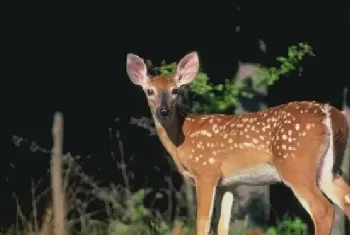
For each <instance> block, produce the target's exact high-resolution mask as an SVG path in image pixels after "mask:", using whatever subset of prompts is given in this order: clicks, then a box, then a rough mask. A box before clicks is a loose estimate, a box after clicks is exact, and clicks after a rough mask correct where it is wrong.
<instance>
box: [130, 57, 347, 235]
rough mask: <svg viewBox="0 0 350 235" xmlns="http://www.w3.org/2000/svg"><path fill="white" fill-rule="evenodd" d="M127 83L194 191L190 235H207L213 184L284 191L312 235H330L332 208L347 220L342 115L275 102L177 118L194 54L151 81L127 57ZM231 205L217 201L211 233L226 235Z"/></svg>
mask: <svg viewBox="0 0 350 235" xmlns="http://www.w3.org/2000/svg"><path fill="white" fill-rule="evenodd" d="M126 70H127V73H128V76H129V77H130V79H131V81H132V82H133V83H134V84H136V85H139V86H141V87H142V89H143V90H144V92H145V95H146V97H147V101H148V105H149V107H150V110H151V113H152V116H153V118H154V122H155V126H156V130H157V132H158V136H159V139H160V141H161V142H162V144H163V145H164V147H165V148H166V149H167V151H168V152H169V154H170V155H171V157H172V158H173V160H174V162H175V164H176V166H177V168H178V170H179V172H180V173H181V174H182V175H183V176H184V177H191V178H192V179H193V180H194V182H195V186H196V196H197V216H196V234H197V235H207V234H208V233H209V229H210V221H211V217H212V211H213V200H214V198H215V191H216V187H217V186H230V185H234V184H235V185H237V184H251V185H262V184H266V185H267V184H273V183H279V182H283V183H284V184H285V185H286V186H288V187H290V188H291V190H292V191H293V192H294V194H295V196H296V198H297V199H298V200H299V202H300V203H301V205H302V206H303V207H304V208H305V210H306V211H307V212H308V213H309V215H310V216H311V218H312V220H313V222H314V226H315V234H317V235H328V234H330V232H331V229H332V225H333V219H334V207H333V205H332V203H331V202H330V201H329V200H327V198H326V197H325V196H324V195H323V194H322V192H323V193H324V194H325V195H326V196H327V197H328V198H329V199H330V200H331V201H332V202H333V203H335V204H337V205H338V206H339V207H340V208H342V210H343V211H344V213H345V214H346V216H347V217H348V218H350V187H349V186H348V185H347V183H346V181H345V180H344V178H343V177H342V174H341V173H342V172H341V165H342V160H343V155H344V151H345V150H346V147H347V143H348V136H349V124H348V120H347V118H346V117H345V115H344V113H343V112H341V111H339V110H338V109H336V108H334V107H332V106H330V105H328V104H320V103H317V102H313V101H312V102H309V101H300V102H290V103H287V104H282V105H279V106H276V107H272V108H269V109H266V110H264V111H260V112H252V113H243V114H240V115H221V114H184V112H181V110H180V108H179V106H178V105H177V103H176V98H177V94H178V89H180V88H181V87H182V86H183V85H186V84H188V83H190V82H191V81H192V80H193V79H194V78H195V77H196V74H197V72H198V70H199V58H198V54H197V53H196V52H191V53H189V54H187V55H186V56H184V57H183V58H182V59H181V60H180V61H179V63H178V64H177V67H176V71H175V74H174V75H173V76H172V77H166V76H154V77H150V76H149V75H148V72H147V67H146V64H145V62H144V60H143V59H142V58H140V57H139V56H137V55H135V54H131V53H129V54H128V55H127V61H126ZM232 203H233V199H232V195H231V194H229V193H227V194H225V195H224V196H223V200H222V209H221V215H220V218H219V224H218V234H219V235H227V234H228V230H229V222H230V215H231V214H230V213H231V207H232Z"/></svg>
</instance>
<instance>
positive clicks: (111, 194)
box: [0, 113, 307, 235]
mask: <svg viewBox="0 0 350 235" xmlns="http://www.w3.org/2000/svg"><path fill="white" fill-rule="evenodd" d="M52 136H53V140H54V141H53V148H52V151H49V150H45V149H43V148H40V149H41V150H42V151H45V152H47V153H51V169H50V171H49V173H50V179H51V185H50V187H47V188H45V189H44V190H43V191H42V192H40V193H39V194H37V192H36V188H37V186H38V184H39V183H40V182H38V183H37V184H36V185H35V184H33V185H32V198H33V199H32V205H31V213H30V214H28V215H25V213H24V212H23V211H22V209H21V206H20V203H19V202H18V200H17V199H16V197H15V199H16V202H17V220H16V223H15V224H14V225H13V226H12V227H10V228H9V229H7V230H6V231H2V232H1V233H0V235H5V234H6V235H53V234H55V235H73V234H77V235H106V234H107V235H112V234H118V235H134V234H140V235H142V234H145V235H151V234H164V235H166V234H169V235H170V234H171V235H180V234H184V235H187V234H195V228H194V223H193V221H194V213H193V211H194V210H195V207H194V205H195V202H194V201H193V197H192V196H193V191H191V190H192V188H191V186H189V184H184V186H183V188H182V189H181V190H175V189H174V187H173V186H172V183H171V179H168V181H169V188H168V189H164V190H162V191H161V192H157V193H155V194H154V195H155V196H154V199H153V200H154V201H156V200H157V199H159V198H162V197H168V198H167V199H168V201H170V200H171V198H172V197H173V196H172V195H175V197H176V199H177V201H178V202H182V203H181V204H179V203H178V205H177V207H176V208H172V205H171V203H170V204H169V206H168V210H167V211H166V212H165V213H160V212H159V211H157V210H154V209H152V206H151V207H146V206H145V204H144V200H145V197H146V196H148V195H149V194H150V193H151V190H150V189H139V190H137V191H135V192H132V191H131V189H130V177H129V174H128V172H127V166H126V164H125V161H124V152H123V151H122V149H123V146H122V141H121V140H120V139H119V135H117V138H118V143H119V147H120V156H121V160H120V161H118V164H117V166H118V168H119V170H120V171H121V173H122V176H123V179H124V184H123V185H115V184H113V183H111V184H110V185H109V186H108V187H104V186H101V185H100V184H99V183H98V182H97V181H96V180H94V179H93V177H91V176H89V175H88V174H86V173H85V171H84V169H83V168H82V167H81V166H80V165H79V164H78V163H77V160H79V156H73V155H71V154H69V153H67V154H63V153H62V145H63V116H62V114H60V113H56V114H55V116H54V123H53V127H52ZM50 193H51V194H50ZM93 203H95V204H96V205H100V208H97V209H92V208H91V204H93ZM152 204H154V203H151V205H152ZM43 205H45V206H43ZM40 207H44V208H45V209H44V210H40V209H39V208H40ZM183 211H186V212H185V214H184V213H182V212H183ZM98 214H99V215H101V214H103V215H104V217H105V218H107V219H105V220H100V219H97V217H98V216H96V215H98ZM172 214H175V216H172ZM231 230H232V231H230V235H234V234H235V235H236V234H237V235H238V234H245V231H237V230H236V231H234V229H231ZM265 232H266V234H271V235H275V234H287V235H288V234H307V227H306V225H305V224H304V223H303V222H302V221H300V220H299V219H298V218H287V219H286V220H284V221H282V222H280V223H278V225H277V226H276V227H270V228H266V231H265ZM246 234H251V235H254V234H265V233H262V232H261V231H250V232H249V233H248V232H247V233H246Z"/></svg>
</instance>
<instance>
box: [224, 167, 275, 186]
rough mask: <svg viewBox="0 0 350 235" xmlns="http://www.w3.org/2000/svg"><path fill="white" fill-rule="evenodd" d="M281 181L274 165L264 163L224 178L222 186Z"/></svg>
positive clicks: (264, 183)
mask: <svg viewBox="0 0 350 235" xmlns="http://www.w3.org/2000/svg"><path fill="white" fill-rule="evenodd" d="M278 182H281V178H280V176H279V174H278V172H277V170H276V168H275V167H274V166H271V165H270V164H262V165H259V166H257V167H253V168H249V169H246V170H242V171H238V172H235V173H233V174H232V175H231V176H230V177H226V178H223V179H222V181H221V186H235V185H240V184H246V185H268V184H274V183H278Z"/></svg>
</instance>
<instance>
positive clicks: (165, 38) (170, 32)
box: [0, 1, 350, 226]
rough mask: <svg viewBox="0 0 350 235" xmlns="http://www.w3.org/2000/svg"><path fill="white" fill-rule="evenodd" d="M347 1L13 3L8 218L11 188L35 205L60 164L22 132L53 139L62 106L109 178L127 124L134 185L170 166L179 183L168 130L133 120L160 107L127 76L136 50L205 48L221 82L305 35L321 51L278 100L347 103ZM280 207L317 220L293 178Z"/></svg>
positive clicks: (280, 87) (71, 130)
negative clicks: (53, 165) (164, 133)
mask: <svg viewBox="0 0 350 235" xmlns="http://www.w3.org/2000/svg"><path fill="white" fill-rule="evenodd" d="M147 2H148V1H147ZM343 2H344V3H343ZM343 2H337V3H332V4H328V5H326V4H322V3H317V4H314V5H310V6H306V5H305V4H298V3H294V2H288V3H287V2H285V3H278V4H276V3H274V4H272V3H267V1H259V2H254V3H253V2H250V3H248V2H245V3H244V4H243V3H239V2H238V1H235V2H233V1H232V2H231V3H230V4H229V5H227V6H224V5H221V6H220V8H219V7H216V6H214V5H209V4H208V5H207V4H205V3H201V4H197V5H194V6H190V3H180V2H169V3H166V2H164V3H162V4H154V5H152V4H148V5H146V4H141V3H137V2H130V3H125V2H117V3H113V4H112V3H102V2H98V3H97V2H95V3H89V2H84V3H73V2H70V3H66V4H64V3H51V4H48V3H43V2H33V1H29V2H25V3H13V4H12V5H6V6H2V7H1V8H2V9H1V11H2V14H1V17H2V20H1V21H2V23H3V27H2V29H3V30H2V32H3V33H2V35H1V38H2V39H5V40H4V41H3V42H2V43H1V51H2V52H1V54H2V55H1V57H2V58H3V62H2V66H1V67H2V69H1V70H2V72H1V73H2V76H1V78H2V80H3V82H2V88H3V89H2V90H3V91H2V96H3V97H4V98H3V99H2V101H3V109H2V110H3V114H2V117H3V118H5V119H6V120H5V121H4V122H3V123H4V127H3V131H2V133H3V134H4V136H5V140H4V141H3V142H2V143H6V144H4V146H3V147H4V148H3V150H4V151H3V152H2V154H1V155H2V156H1V158H0V159H1V160H0V167H1V169H0V174H1V175H0V176H1V177H0V184H1V185H0V188H1V196H2V197H3V199H2V200H1V208H0V213H1V216H2V217H3V219H1V220H0V222H1V226H8V225H9V224H11V223H13V222H14V219H15V214H16V210H15V200H14V199H13V197H12V194H13V193H15V194H16V195H18V196H19V198H20V201H21V203H22V204H23V205H24V207H27V208H29V204H30V187H31V180H39V179H40V178H41V177H43V175H44V173H45V170H46V169H47V167H48V166H49V156H48V155H47V154H42V153H39V152H35V153H31V151H29V150H28V146H24V147H23V146H22V147H16V146H15V145H14V144H13V140H12V139H13V136H21V137H23V138H26V139H29V140H31V141H35V142H36V143H37V144H39V145H40V146H42V147H44V148H47V149H50V148H51V144H52V140H51V125H52V116H53V114H54V112H55V111H57V110H60V111H62V112H63V114H64V117H65V146H64V148H65V151H66V152H71V153H73V154H79V155H81V156H82V157H83V160H82V162H83V167H84V168H85V169H86V171H87V172H88V173H89V174H91V175H93V176H94V177H95V178H96V179H98V180H99V181H101V182H102V183H105V184H106V183H108V182H109V181H114V182H120V181H121V176H120V173H119V172H118V170H117V169H116V166H115V164H114V163H113V161H112V159H111V157H110V154H109V151H110V150H111V149H114V148H115V145H116V144H115V143H114V142H113V141H111V140H110V138H109V134H108V128H110V127H112V128H113V129H115V128H119V129H120V130H121V138H122V139H123V141H124V144H125V152H126V156H132V155H133V156H134V157H133V160H132V162H130V163H129V167H130V170H132V171H133V172H134V173H135V181H134V182H133V185H134V189H137V188H141V187H144V186H145V184H147V185H148V186H152V187H154V188H155V189H157V188H159V187H162V186H164V185H165V183H164V180H163V177H162V176H163V175H169V174H171V175H173V176H174V181H175V183H176V184H177V186H178V185H179V184H180V177H179V176H178V175H177V173H176V172H174V170H172V168H171V167H170V165H169V163H168V160H167V159H163V151H164V150H163V149H162V147H161V146H160V143H159V142H158V139H157V138H155V137H149V136H148V132H147V131H146V130H144V129H141V128H138V127H136V126H133V125H129V124H128V123H129V120H130V117H141V116H147V117H150V114H149V111H148V108H147V105H146V100H145V97H144V94H143V92H142V91H141V89H139V88H138V87H136V86H134V85H133V84H132V83H131V82H130V80H129V79H128V77H127V75H126V71H125V60H126V54H127V53H128V52H133V53H135V54H138V55H140V56H141V57H143V58H145V59H151V60H152V61H153V62H154V63H155V64H159V63H160V61H162V60H166V61H168V62H173V61H178V60H179V59H180V58H181V57H183V56H184V55H185V54H186V53H188V52H190V51H192V50H197V51H198V53H199V55H200V60H201V64H202V67H203V70H204V71H205V72H207V73H208V74H209V76H210V78H211V80H212V81H213V82H214V83H215V82H221V81H223V79H225V78H230V77H232V76H233V75H234V74H235V72H236V69H237V61H238V60H241V61H243V62H257V63H261V64H263V65H267V66H271V65H276V64H275V58H276V57H277V56H280V55H286V52H287V48H288V46H290V45H292V44H296V43H298V42H300V41H305V42H308V43H309V44H310V45H311V46H312V47H313V48H314V51H315V54H316V57H310V58H307V59H305V60H304V61H303V63H302V65H303V74H302V76H301V77H299V76H297V74H296V73H295V74H292V75H291V76H289V77H284V78H283V79H282V80H280V81H278V82H277V83H276V84H275V85H274V86H273V87H272V88H270V89H269V96H268V105H269V106H273V105H278V104H281V103H284V102H287V101H292V100H317V101H321V102H330V103H331V104H332V105H334V106H336V107H338V108H341V104H342V91H343V88H344V87H345V86H349V81H350V78H349V71H348V69H349V59H348V55H349V52H350V50H349V42H350V36H349V28H350V27H349V26H350V18H349V13H350V10H349V6H348V5H347V4H348V3H346V1H343ZM237 26H239V27H240V30H239V32H237V31H236V27H237ZM259 39H261V40H263V41H264V42H265V43H266V45H267V51H266V53H263V52H262V51H261V50H260V49H259V43H258V40H259ZM349 103H350V102H349ZM116 117H118V118H119V122H118V123H117V124H116V123H115V122H114V119H115V118H116ZM88 155H91V157H90V158H87V157H86V156H88ZM155 165H157V166H159V167H160V171H157V170H155V169H154V166H155ZM27 205H28V206H27ZM272 206H273V208H274V209H273V212H272V213H273V214H274V215H276V213H277V214H278V216H279V218H282V216H283V214H284V213H287V212H288V213H291V214H297V215H301V216H302V217H303V218H307V219H308V217H307V215H306V214H305V212H304V211H303V210H302V209H300V208H301V207H300V206H299V204H298V203H297V202H296V200H295V199H294V196H293V195H292V193H291V192H290V191H289V190H288V189H286V188H285V187H284V186H273V187H272ZM160 207H161V205H160ZM28 210H30V208H29V209H28ZM271 220H272V223H273V222H274V220H275V217H273V218H272V219H271Z"/></svg>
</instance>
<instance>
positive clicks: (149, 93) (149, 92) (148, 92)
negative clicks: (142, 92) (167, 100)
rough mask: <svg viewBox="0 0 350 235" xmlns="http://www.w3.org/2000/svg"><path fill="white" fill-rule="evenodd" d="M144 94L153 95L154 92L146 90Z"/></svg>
mask: <svg viewBox="0 0 350 235" xmlns="http://www.w3.org/2000/svg"><path fill="white" fill-rule="evenodd" d="M146 92H147V95H148V96H151V95H154V90H152V89H147V90H146Z"/></svg>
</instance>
